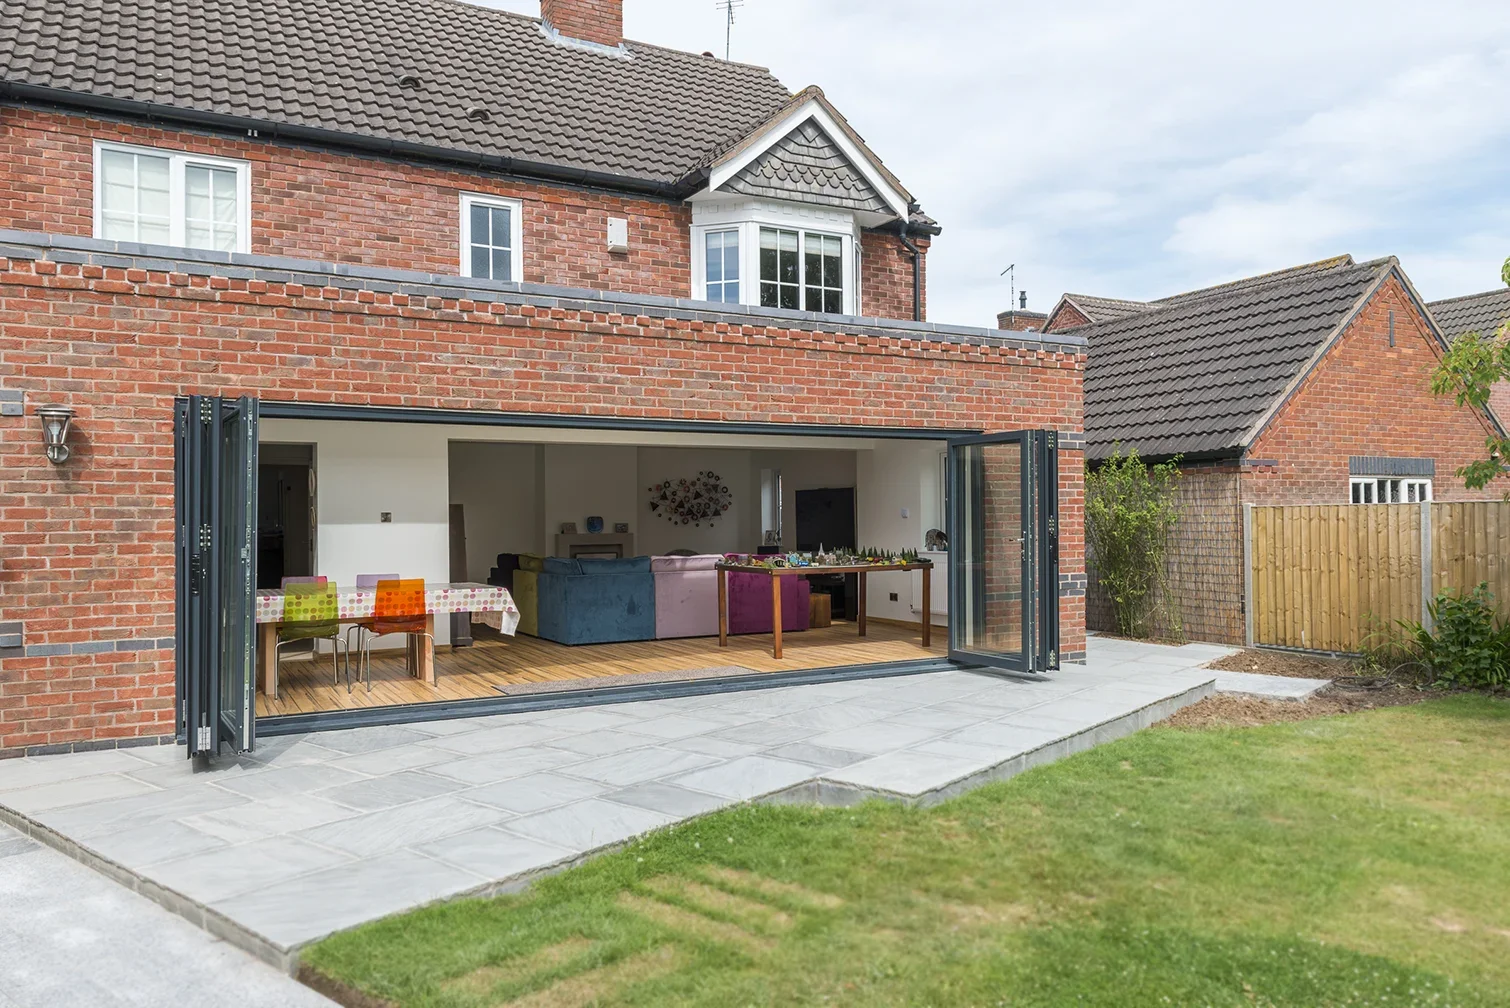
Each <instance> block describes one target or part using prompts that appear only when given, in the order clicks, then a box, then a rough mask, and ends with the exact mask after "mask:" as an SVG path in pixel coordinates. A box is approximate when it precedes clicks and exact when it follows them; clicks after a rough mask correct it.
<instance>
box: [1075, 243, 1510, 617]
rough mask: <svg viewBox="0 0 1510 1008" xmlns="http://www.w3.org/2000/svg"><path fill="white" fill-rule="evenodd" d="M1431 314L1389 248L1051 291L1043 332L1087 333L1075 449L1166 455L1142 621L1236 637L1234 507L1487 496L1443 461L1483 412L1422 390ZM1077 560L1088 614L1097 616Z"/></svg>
mask: <svg viewBox="0 0 1510 1008" xmlns="http://www.w3.org/2000/svg"><path fill="white" fill-rule="evenodd" d="M1434 314H1435V311H1434V310H1433V311H1428V309H1427V305H1426V304H1425V303H1424V302H1423V301H1422V300H1421V298H1420V296H1419V295H1418V294H1417V293H1416V290H1415V288H1414V287H1413V286H1412V285H1411V282H1410V280H1409V278H1408V277H1407V276H1406V275H1405V272H1404V270H1403V269H1401V267H1400V263H1399V261H1398V260H1396V259H1393V258H1388V259H1376V260H1373V261H1370V262H1361V263H1360V262H1355V261H1354V260H1353V258H1352V257H1351V256H1338V257H1336V258H1333V259H1324V260H1321V261H1320V262H1314V263H1308V264H1305V265H1301V266H1296V267H1293V268H1290V269H1284V270H1279V271H1277V272H1273V273H1266V274H1263V275H1261V276H1255V277H1249V278H1246V279H1242V280H1236V281H1233V282H1231V283H1226V284H1221V285H1218V286H1215V287H1208V288H1204V289H1202V290H1196V291H1190V292H1189V293H1185V294H1178V295H1174V296H1172V297H1166V298H1161V299H1159V300H1156V301H1147V302H1144V301H1129V300H1119V299H1113V298H1104V297H1089V296H1085V295H1078V294H1066V295H1064V296H1063V297H1062V298H1061V299H1060V300H1059V302H1058V303H1057V304H1056V305H1055V306H1054V308H1053V309H1052V310H1051V311H1050V312H1049V313H1048V319H1047V321H1046V323H1045V328H1046V331H1048V332H1050V333H1074V334H1077V335H1081V336H1084V337H1085V338H1086V339H1087V340H1088V341H1089V344H1090V356H1089V361H1088V364H1087V369H1086V379H1085V435H1086V458H1087V460H1088V463H1089V464H1091V465H1095V464H1096V463H1097V462H1099V461H1102V460H1104V459H1106V458H1108V457H1109V456H1111V454H1112V453H1113V452H1114V451H1116V450H1118V448H1119V447H1120V448H1121V449H1122V450H1123V451H1128V450H1135V451H1137V452H1138V454H1139V455H1140V456H1141V457H1143V458H1144V459H1146V460H1148V461H1150V462H1159V461H1165V460H1169V459H1178V460H1179V463H1180V469H1181V471H1182V474H1183V478H1182V480H1181V482H1180V489H1179V502H1180V506H1181V512H1182V513H1181V519H1180V522H1179V524H1178V526H1177V527H1176V529H1175V531H1174V534H1173V539H1172V542H1171V544H1170V550H1169V555H1168V570H1167V574H1168V591H1169V599H1168V601H1169V602H1170V603H1172V604H1171V605H1168V606H1166V607H1165V611H1164V612H1162V613H1160V614H1159V615H1158V616H1156V624H1157V625H1156V629H1159V630H1166V631H1167V630H1174V629H1183V632H1184V633H1185V634H1186V635H1187V636H1189V637H1191V638H1193V639H1197V640H1208V641H1216V642H1222V643H1241V642H1242V641H1243V639H1244V608H1243V607H1244V598H1243V571H1242V555H1243V534H1244V533H1243V505H1245V504H1346V503H1354V504H1373V503H1388V504H1409V503H1416V502H1422V501H1432V500H1441V501H1451V500H1469V499H1477V498H1487V497H1494V496H1496V493H1495V492H1493V491H1483V492H1479V493H1475V492H1473V491H1469V490H1466V489H1465V488H1464V486H1463V484H1462V482H1461V480H1459V479H1457V478H1456V477H1455V476H1454V473H1455V471H1456V470H1457V469H1458V468H1459V467H1461V466H1462V465H1464V464H1466V463H1467V462H1469V461H1470V460H1472V459H1474V458H1476V457H1481V456H1482V453H1483V450H1484V441H1485V438H1486V436H1487V435H1488V434H1489V433H1490V432H1491V431H1494V430H1496V429H1498V422H1499V421H1498V420H1497V419H1496V418H1495V416H1494V415H1493V414H1492V413H1480V412H1475V411H1473V410H1471V409H1466V408H1460V407H1458V406H1456V405H1454V404H1453V402H1452V400H1451V399H1450V398H1440V397H1437V396H1434V395H1432V393H1431V390H1430V387H1429V386H1430V379H1431V374H1432V371H1433V370H1434V369H1435V367H1436V365H1437V362H1438V361H1439V360H1440V359H1441V356H1442V353H1443V351H1444V349H1445V347H1446V345H1447V339H1446V337H1447V334H1446V333H1444V331H1443V330H1442V328H1441V327H1440V326H1439V325H1438V322H1437V320H1436V319H1435V318H1434V317H1433V316H1434ZM1438 317H1440V316H1438ZM1091 568H1092V572H1091V581H1092V588H1091V593H1090V598H1089V601H1088V615H1087V621H1088V624H1089V626H1090V628H1091V629H1093V630H1096V629H1104V630H1110V629H1112V627H1113V624H1112V618H1111V609H1110V605H1109V603H1108V602H1107V600H1106V598H1105V596H1104V595H1102V594H1101V593H1100V592H1098V591H1097V590H1096V588H1095V578H1094V559H1093V558H1092V561H1091ZM1176 620H1177V621H1178V622H1179V623H1180V624H1181V626H1180V627H1179V628H1176V627H1173V626H1170V625H1168V624H1170V623H1172V622H1174V621H1176Z"/></svg>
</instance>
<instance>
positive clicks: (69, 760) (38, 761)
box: [0, 749, 149, 792]
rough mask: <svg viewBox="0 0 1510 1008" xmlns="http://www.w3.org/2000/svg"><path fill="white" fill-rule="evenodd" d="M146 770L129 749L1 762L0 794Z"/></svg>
mask: <svg viewBox="0 0 1510 1008" xmlns="http://www.w3.org/2000/svg"><path fill="white" fill-rule="evenodd" d="M148 766H149V764H148V763H147V762H146V761H145V760H141V759H138V758H136V757H135V756H133V755H131V750H128V749H107V750H104V751H102V752H93V753H67V754H59V755H57V756H34V757H32V758H31V759H3V760H0V792H7V791H17V790H19V789H21V788H34V787H38V786H40V785H43V784H56V783H58V782H59V781H75V780H78V779H80V778H82V777H90V776H94V775H98V774H113V773H130V772H131V771H133V770H145V769H146V768H147V767H148Z"/></svg>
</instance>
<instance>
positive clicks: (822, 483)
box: [750, 449, 867, 550]
mask: <svg viewBox="0 0 1510 1008" xmlns="http://www.w3.org/2000/svg"><path fill="white" fill-rule="evenodd" d="M858 454H859V452H857V451H853V450H846V449H817V450H791V451H756V452H753V453H751V459H750V466H751V474H750V479H751V486H753V487H755V488H756V493H757V496H758V493H759V487H760V470H762V469H780V470H781V545H782V547H783V548H784V549H788V550H790V549H793V548H795V545H796V542H797V491H798V490H836V489H841V488H843V487H852V486H855V457H856V456H857V455H858ZM858 496H859V491H858V490H857V491H856V497H857V498H858ZM756 505H757V506H758V505H759V501H758V500H757V501H756ZM756 519H757V524H758V519H759V512H758V511H757V512H756ZM856 522H857V523H856V525H855V532H856V534H857V535H858V534H859V524H858V516H856ZM752 527H753V526H752ZM755 535H756V539H755V542H754V543H753V544H752V545H751V548H752V549H753V548H754V547H755V546H757V545H759V541H760V539H759V531H758V530H757V531H756V533H755ZM861 540H862V541H861V542H858V543H856V544H855V545H856V546H864V545H867V544H866V543H865V542H864V541H863V540H864V537H863V536H861Z"/></svg>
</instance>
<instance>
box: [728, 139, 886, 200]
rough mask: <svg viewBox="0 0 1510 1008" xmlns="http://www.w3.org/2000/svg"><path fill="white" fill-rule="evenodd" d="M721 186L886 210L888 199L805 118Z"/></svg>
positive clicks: (754, 193)
mask: <svg viewBox="0 0 1510 1008" xmlns="http://www.w3.org/2000/svg"><path fill="white" fill-rule="evenodd" d="M720 188H721V189H727V190H729V191H730V192H737V193H740V194H742V195H745V196H765V197H770V198H774V199H792V198H797V199H798V200H799V201H801V202H804V203H823V204H827V205H829V206H838V207H844V208H846V209H849V210H868V211H871V212H873V213H885V212H886V211H887V207H886V201H885V200H883V199H882V198H881V196H880V194H879V193H877V192H876V190H875V188H874V187H873V186H872V185H871V184H870V183H869V182H868V181H866V179H865V176H864V175H862V174H861V173H860V172H859V171H858V170H856V168H855V166H854V165H853V164H851V163H850V161H849V159H848V158H847V157H845V156H844V152H843V151H841V150H840V149H839V147H838V145H837V144H835V143H834V141H833V139H832V138H831V137H829V135H828V134H827V133H825V132H824V131H823V129H822V128H821V127H820V126H819V125H818V124H817V122H815V121H814V120H812V119H809V120H807V121H806V122H803V123H800V124H799V125H798V126H797V127H796V128H795V129H793V130H792V131H791V132H790V133H788V134H787V135H786V136H784V137H782V138H781V139H780V140H778V141H777V142H776V143H774V144H772V145H771V146H770V147H769V148H767V149H766V151H765V153H763V154H762V155H760V157H758V158H756V159H755V160H754V161H752V162H750V163H749V164H748V165H746V166H745V167H744V168H743V169H741V170H740V171H739V173H738V174H736V175H735V176H734V177H733V178H731V179H730V180H729V181H728V182H725V183H724V184H723V185H722V186H721V187H720Z"/></svg>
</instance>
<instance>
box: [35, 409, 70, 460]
mask: <svg viewBox="0 0 1510 1008" xmlns="http://www.w3.org/2000/svg"><path fill="white" fill-rule="evenodd" d="M37 416H39V417H41V418H42V438H43V441H44V443H46V445H47V461H49V462H51V463H53V464H54V465H61V464H62V463H64V462H67V461H68V455H69V451H68V425H69V422H70V421H72V420H73V410H71V409H69V408H68V407H67V406H58V405H56V404H54V405H52V406H38V407H37Z"/></svg>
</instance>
